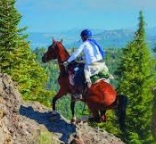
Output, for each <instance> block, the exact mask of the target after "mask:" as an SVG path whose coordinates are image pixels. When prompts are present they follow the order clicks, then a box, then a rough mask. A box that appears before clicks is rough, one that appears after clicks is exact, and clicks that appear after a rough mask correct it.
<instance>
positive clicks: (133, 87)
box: [118, 11, 154, 144]
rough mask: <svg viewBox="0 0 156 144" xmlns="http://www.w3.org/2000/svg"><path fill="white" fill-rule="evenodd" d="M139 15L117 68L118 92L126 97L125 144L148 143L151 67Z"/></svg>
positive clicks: (141, 17) (150, 59)
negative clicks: (132, 37)
mask: <svg viewBox="0 0 156 144" xmlns="http://www.w3.org/2000/svg"><path fill="white" fill-rule="evenodd" d="M144 27H145V22H144V17H143V12H142V11H140V13H139V26H138V30H137V31H136V33H135V36H134V40H133V41H131V42H130V43H129V44H128V45H127V47H126V48H124V49H123V57H122V58H121V64H120V66H119V67H118V74H119V76H120V81H119V86H118V91H119V93H123V94H125V95H127V96H128V97H129V106H128V111H127V127H126V128H127V133H126V134H127V135H126V137H125V135H124V138H125V140H126V142H127V143H134V144H142V143H152V136H151V130H150V126H151V108H152V105H153V104H152V99H153V95H152V87H153V85H154V77H153V73H154V71H153V65H152V57H151V54H150V50H149V48H148V47H147V44H146V38H145V36H146V34H145V28H144Z"/></svg>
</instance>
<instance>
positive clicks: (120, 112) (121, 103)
mask: <svg viewBox="0 0 156 144" xmlns="http://www.w3.org/2000/svg"><path fill="white" fill-rule="evenodd" d="M117 98H118V105H117V109H116V115H117V117H118V121H119V126H120V130H121V131H123V132H124V131H125V118H126V108H127V103H128V97H127V96H125V95H118V96H117Z"/></svg>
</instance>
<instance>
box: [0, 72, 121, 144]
mask: <svg viewBox="0 0 156 144" xmlns="http://www.w3.org/2000/svg"><path fill="white" fill-rule="evenodd" d="M0 144H123V142H122V141H121V140H120V139H119V138H116V137H115V136H114V135H113V134H110V133H108V132H106V131H105V130H99V129H97V128H92V127H90V126H89V125H88V124H87V123H80V124H78V125H74V124H71V123H70V121H68V120H66V119H65V118H64V117H63V116H61V115H60V114H56V115H52V114H51V110H50V109H48V108H46V107H44V106H42V105H41V104H40V103H38V102H23V101H22V99H21V95H20V93H19V91H18V89H17V88H16V86H15V83H14V82H13V81H12V80H11V77H10V76H8V75H6V74H2V73H0Z"/></svg>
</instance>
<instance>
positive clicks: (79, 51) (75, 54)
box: [67, 44, 84, 63]
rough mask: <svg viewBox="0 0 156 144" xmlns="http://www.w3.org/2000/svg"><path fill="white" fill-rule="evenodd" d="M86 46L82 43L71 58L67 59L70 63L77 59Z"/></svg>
mask: <svg viewBox="0 0 156 144" xmlns="http://www.w3.org/2000/svg"><path fill="white" fill-rule="evenodd" d="M83 48H84V45H83V44H82V45H80V47H79V48H78V49H77V50H76V51H75V52H74V53H73V54H72V55H71V56H70V58H69V59H68V60H67V61H68V63H70V62H71V61H73V60H75V59H76V58H77V57H78V56H79V55H80V54H81V52H82V50H83Z"/></svg>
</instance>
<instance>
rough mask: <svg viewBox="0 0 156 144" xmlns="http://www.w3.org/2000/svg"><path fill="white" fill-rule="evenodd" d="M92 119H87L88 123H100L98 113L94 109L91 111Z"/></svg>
mask: <svg viewBox="0 0 156 144" xmlns="http://www.w3.org/2000/svg"><path fill="white" fill-rule="evenodd" d="M91 112H92V115H93V117H91V118H89V121H90V122H100V115H99V111H98V110H96V109H91Z"/></svg>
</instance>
